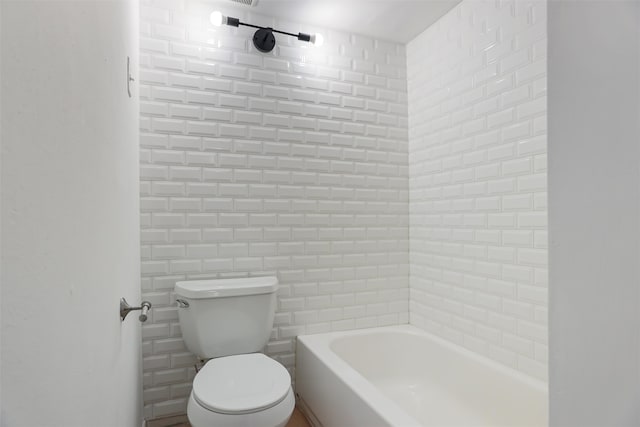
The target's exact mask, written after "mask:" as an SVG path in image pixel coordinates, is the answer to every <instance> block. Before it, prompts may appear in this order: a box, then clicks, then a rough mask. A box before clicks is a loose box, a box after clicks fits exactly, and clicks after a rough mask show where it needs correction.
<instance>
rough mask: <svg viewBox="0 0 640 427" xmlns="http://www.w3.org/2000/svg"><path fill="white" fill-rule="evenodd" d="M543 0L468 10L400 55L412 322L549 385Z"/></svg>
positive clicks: (453, 14)
mask: <svg viewBox="0 0 640 427" xmlns="http://www.w3.org/2000/svg"><path fill="white" fill-rule="evenodd" d="M546 47H547V41H546V2H545V1H539V0H533V1H525V0H518V1H515V2H511V1H506V2H496V1H478V0H465V1H463V2H462V3H460V4H459V5H457V6H456V7H454V8H453V9H452V10H451V11H450V12H449V13H447V14H446V15H445V16H444V17H442V18H441V19H440V20H439V21H438V22H436V23H435V24H434V25H433V26H431V27H429V28H428V29H427V30H426V31H425V32H423V33H422V34H421V35H420V36H418V37H416V38H415V39H414V40H412V41H411V42H410V43H409V44H408V46H407V62H408V70H407V77H408V94H409V96H408V98H409V188H410V193H409V207H410V208H409V209H410V231H409V238H410V257H411V263H410V295H411V298H410V318H411V323H412V324H414V325H417V326H419V327H422V328H424V329H426V330H428V331H430V332H433V333H435V334H437V335H439V336H441V337H443V338H446V339H448V340H450V341H453V342H455V343H457V344H460V345H462V346H465V347H467V348H469V349H471V350H473V351H476V352H478V353H480V354H483V355H485V356H488V357H490V358H492V359H494V360H496V361H498V362H500V363H503V364H505V365H508V366H510V367H512V368H515V369H518V370H520V371H522V372H524V373H526V374H528V375H531V376H534V377H537V378H540V379H543V380H545V379H546V378H547V353H548V349H547V211H546V209H547V193H546V191H547V179H546V168H547V153H546V122H547V113H546V106H547V105H546V89H547V84H546Z"/></svg>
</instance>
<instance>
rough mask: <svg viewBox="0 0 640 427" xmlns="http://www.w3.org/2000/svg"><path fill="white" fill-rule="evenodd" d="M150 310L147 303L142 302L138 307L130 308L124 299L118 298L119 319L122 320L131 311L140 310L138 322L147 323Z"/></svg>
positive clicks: (149, 305) (149, 304)
mask: <svg viewBox="0 0 640 427" xmlns="http://www.w3.org/2000/svg"><path fill="white" fill-rule="evenodd" d="M150 308H151V303H150V302H149V301H142V303H141V304H140V307H132V306H130V305H129V303H128V302H127V300H126V299H124V298H120V319H122V320H124V319H125V318H126V317H127V314H129V312H131V311H135V310H141V312H140V316H138V320H140V321H141V322H146V321H147V317H148V316H147V313H148V312H149V309H150Z"/></svg>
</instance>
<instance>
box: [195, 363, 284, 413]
mask: <svg viewBox="0 0 640 427" xmlns="http://www.w3.org/2000/svg"><path fill="white" fill-rule="evenodd" d="M290 388H291V377H290V375H289V372H287V370H286V369H285V368H284V366H282V365H281V364H280V363H278V362H276V361H275V360H273V359H270V358H269V357H267V356H265V355H264V354H261V353H252V354H240V355H234V356H227V357H219V358H216V359H212V360H210V361H209V362H207V363H206V364H205V365H204V367H203V368H202V369H201V370H200V371H199V372H198V374H197V375H196V377H195V379H194V381H193V397H194V399H195V400H196V402H197V403H198V404H200V405H201V406H202V407H204V408H206V409H208V410H210V411H213V412H217V413H220V414H250V413H254V412H259V411H263V410H265V409H268V408H271V407H273V406H275V405H277V404H278V403H280V402H282V401H283V400H284V399H285V397H287V393H288V392H289V390H290Z"/></svg>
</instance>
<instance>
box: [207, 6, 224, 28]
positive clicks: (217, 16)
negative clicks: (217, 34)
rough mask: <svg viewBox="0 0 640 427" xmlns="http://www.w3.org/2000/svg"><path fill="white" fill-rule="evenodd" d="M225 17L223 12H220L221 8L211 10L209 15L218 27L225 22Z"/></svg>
mask: <svg viewBox="0 0 640 427" xmlns="http://www.w3.org/2000/svg"><path fill="white" fill-rule="evenodd" d="M225 18H226V17H225V16H224V15H222V12H220V11H219V10H216V11H214V12H211V16H210V17H209V20H210V21H211V23H212V24H213V25H215V26H216V27H219V26H221V25H222V24H224V23H225Z"/></svg>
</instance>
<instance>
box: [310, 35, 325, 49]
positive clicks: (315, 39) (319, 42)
mask: <svg viewBox="0 0 640 427" xmlns="http://www.w3.org/2000/svg"><path fill="white" fill-rule="evenodd" d="M310 41H311V43H313V44H314V45H315V46H318V47H320V46H322V43H324V37H322V34H320V33H315V34H314V35H312V36H311V40H310Z"/></svg>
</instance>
